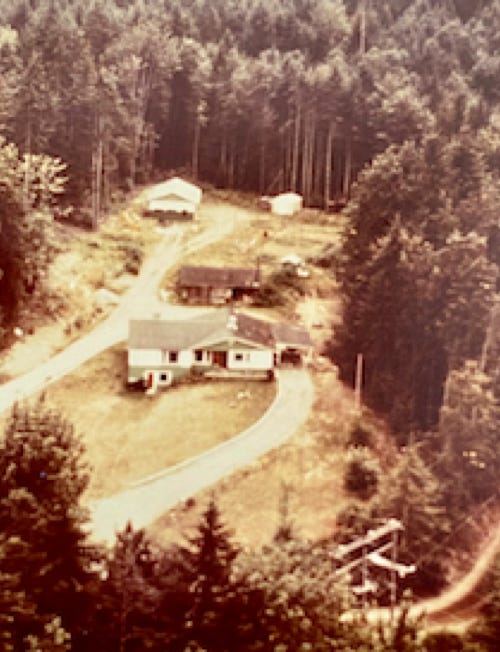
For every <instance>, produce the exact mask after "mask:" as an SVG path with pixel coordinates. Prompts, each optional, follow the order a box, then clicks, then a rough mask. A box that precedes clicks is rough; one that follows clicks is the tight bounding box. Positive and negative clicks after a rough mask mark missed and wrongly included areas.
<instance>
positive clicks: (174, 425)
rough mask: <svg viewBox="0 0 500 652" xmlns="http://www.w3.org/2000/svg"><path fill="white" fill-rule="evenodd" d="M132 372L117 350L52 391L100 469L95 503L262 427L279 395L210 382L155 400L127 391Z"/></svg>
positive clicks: (262, 386)
mask: <svg viewBox="0 0 500 652" xmlns="http://www.w3.org/2000/svg"><path fill="white" fill-rule="evenodd" d="M125 365H126V356H125V349H124V347H122V346H117V347H114V348H112V349H110V350H108V351H105V352H104V353H102V354H101V355H98V356H96V357H95V358H93V359H92V360H89V361H88V362H87V363H85V364H84V365H82V366H81V367H80V368H79V369H78V370H77V371H76V372H74V373H72V374H70V375H69V376H66V377H65V378H64V379H62V380H61V381H59V382H57V383H55V384H54V385H51V386H50V387H49V388H48V389H47V390H46V396H47V400H48V401H49V403H50V404H51V405H54V406H55V407H57V408H58V409H60V410H61V411H62V412H63V413H64V414H65V415H67V417H68V419H69V420H70V421H71V423H73V424H74V426H75V429H76V431H77V432H78V433H80V434H81V436H82V437H83V441H84V443H85V446H86V448H87V459H88V461H89V464H90V466H91V468H92V478H91V484H90V488H89V492H88V497H89V498H100V497H103V496H107V495H110V494H112V493H115V492H117V491H119V490H120V489H124V488H126V486H127V484H128V483H130V482H133V481H136V480H139V479H141V478H143V477H144V476H147V475H149V474H152V473H155V472H157V471H160V470H162V469H164V468H165V467H168V466H171V465H172V464H176V463H178V462H180V461H182V460H184V459H186V458H187V457H190V456H192V455H196V454H198V453H201V452H203V451H205V450H207V449H209V448H211V447H212V446H215V445H216V444H219V443H221V442H223V441H225V440H226V439H228V438H230V437H232V436H233V435H235V434H237V433H238V432H240V431H241V430H243V429H245V428H247V427H248V426H250V425H251V424H252V423H254V422H255V421H256V420H257V419H258V418H259V417H260V416H261V415H262V414H263V413H264V412H265V410H266V409H267V408H268V406H269V405H270V404H271V402H272V401H273V399H274V396H275V384H274V383H268V382H251V381H241V382H240V381H236V382H235V381H226V382H224V381H212V382H210V381H207V382H203V383H196V384H184V385H179V386H175V387H173V388H170V389H168V390H166V391H164V392H163V393H160V394H158V395H157V396H155V397H147V396H145V394H144V393H143V392H139V391H137V392H131V391H130V390H127V389H126V388H125V387H124V378H125ZM242 395H244V397H243V398H242V397H241V396H242Z"/></svg>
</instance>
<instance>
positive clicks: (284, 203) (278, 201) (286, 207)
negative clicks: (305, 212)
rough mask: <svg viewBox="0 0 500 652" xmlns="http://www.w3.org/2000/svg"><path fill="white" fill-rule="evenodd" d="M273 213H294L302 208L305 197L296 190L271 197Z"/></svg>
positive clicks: (270, 202) (270, 203)
mask: <svg viewBox="0 0 500 652" xmlns="http://www.w3.org/2000/svg"><path fill="white" fill-rule="evenodd" d="M268 201H269V205H270V208H271V213H274V214H275V215H294V214H295V213H298V212H299V211H301V210H302V206H303V199H302V196H301V195H298V194H297V193H296V192H283V193H281V194H279V195H276V196H275V197H269V200H268Z"/></svg>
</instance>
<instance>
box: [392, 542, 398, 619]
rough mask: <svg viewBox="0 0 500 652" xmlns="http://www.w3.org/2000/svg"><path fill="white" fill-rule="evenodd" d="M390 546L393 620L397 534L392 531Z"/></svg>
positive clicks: (395, 591) (395, 594)
mask: <svg viewBox="0 0 500 652" xmlns="http://www.w3.org/2000/svg"><path fill="white" fill-rule="evenodd" d="M391 538H392V546H391V553H392V554H391V561H392V568H391V619H392V618H394V608H395V606H396V600H397V576H396V563H397V559H398V532H397V530H394V532H392V534H391Z"/></svg>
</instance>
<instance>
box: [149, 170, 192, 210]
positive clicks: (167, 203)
mask: <svg viewBox="0 0 500 652" xmlns="http://www.w3.org/2000/svg"><path fill="white" fill-rule="evenodd" d="M201 197H202V192H201V188H198V186H195V185H194V184H193V183H189V182H188V181H184V179H180V178H179V177H172V178H171V179H169V180H168V181H164V182H163V183H159V184H158V185H156V186H153V188H151V189H150V190H149V192H148V193H147V209H146V214H148V215H151V216H154V217H158V218H159V219H168V218H171V219H193V218H194V216H195V214H196V210H197V208H198V206H199V204H200V203H201Z"/></svg>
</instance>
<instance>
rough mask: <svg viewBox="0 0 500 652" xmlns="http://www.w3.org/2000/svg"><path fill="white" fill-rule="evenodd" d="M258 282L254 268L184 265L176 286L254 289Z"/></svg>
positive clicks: (256, 271)
mask: <svg viewBox="0 0 500 652" xmlns="http://www.w3.org/2000/svg"><path fill="white" fill-rule="evenodd" d="M260 280H261V275H260V270H259V269H254V268H246V267H199V266H198V267H197V266H192V265H184V266H183V267H181V269H180V271H179V278H178V284H179V285H180V286H181V287H219V288H255V287H258V286H259V285H260Z"/></svg>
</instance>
